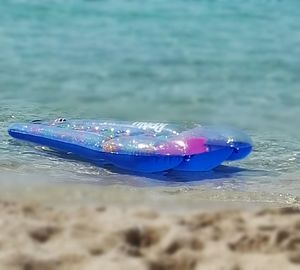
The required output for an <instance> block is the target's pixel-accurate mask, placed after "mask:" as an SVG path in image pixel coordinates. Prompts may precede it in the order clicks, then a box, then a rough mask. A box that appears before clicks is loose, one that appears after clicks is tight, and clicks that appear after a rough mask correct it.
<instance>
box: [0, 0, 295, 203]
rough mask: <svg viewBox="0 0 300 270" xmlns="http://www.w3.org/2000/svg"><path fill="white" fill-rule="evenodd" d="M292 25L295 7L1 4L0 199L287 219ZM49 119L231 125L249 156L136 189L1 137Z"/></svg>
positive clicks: (148, 180)
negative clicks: (283, 207) (217, 207)
mask: <svg viewBox="0 0 300 270" xmlns="http://www.w3.org/2000/svg"><path fill="white" fill-rule="evenodd" d="M299 25H300V1H298V0H289V1H282V0H249V1H240V0H231V1H225V0H214V1H211V0H199V1H196V0H188V1H183V0H173V1H159V0H151V1H150V0H145V1H139V0H124V1H118V0H94V1H92V0H89V1H87V0H85V1H84V0H64V1H61V0H43V1H40V0H0V136H1V141H0V189H1V191H0V193H1V196H2V197H5V196H6V197H11V196H15V197H19V198H23V197H30V198H32V197H36V198H40V199H44V200H48V201H50V202H51V201H52V202H64V201H71V202H75V201H80V202H85V201H101V202H111V203H117V204H136V203H137V202H145V203H152V204H157V205H162V204H164V205H165V206H166V205H169V206H170V207H175V208H178V207H179V206H184V205H185V206H186V207H194V206H197V205H199V203H200V202H215V203H217V204H218V203H220V202H223V203H225V202H228V203H231V202H236V203H237V204H247V203H258V204H261V203H271V204H273V203H279V204H295V205H299V204H300V181H299V180H300V177H299V176H300V158H299V155H300V131H299V119H300V58H299V55H300V27H299ZM58 117H65V118H94V119H97V118H99V119H100V118H115V119H123V120H141V121H160V122H161V121H175V122H198V123H203V124H220V125H231V126H234V127H237V128H240V129H243V130H245V131H246V132H248V133H249V134H250V135H251V136H252V138H253V141H254V152H253V153H252V155H251V156H250V157H249V158H248V159H247V160H244V161H241V162H238V163H232V164H225V165H229V167H228V166H226V167H221V168H219V169H218V170H216V171H213V172H208V173H187V174H183V175H182V174H180V175H179V174H177V173H175V172H167V173H161V174H155V175H135V174H130V173H128V172H123V171H118V170H116V169H114V168H110V167H105V168H100V167H95V166H93V165H92V164H88V163H84V162H80V161H74V160H65V159H63V158H61V157H59V156H55V155H51V154H49V153H47V152H45V151H42V150H41V149H40V148H33V147H30V146H28V145H26V144H23V143H20V142H16V141H14V140H12V139H10V138H9V137H8V135H7V127H8V125H9V123H12V122H21V121H31V120H33V119H49V118H58ZM231 166H235V167H231ZM182 180H193V181H190V182H181V181H182Z"/></svg>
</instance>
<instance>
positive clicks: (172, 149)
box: [156, 137, 207, 155]
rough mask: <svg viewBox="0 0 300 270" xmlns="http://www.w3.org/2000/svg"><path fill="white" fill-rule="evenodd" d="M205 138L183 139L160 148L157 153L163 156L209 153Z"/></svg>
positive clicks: (169, 142) (167, 143)
mask: <svg viewBox="0 0 300 270" xmlns="http://www.w3.org/2000/svg"><path fill="white" fill-rule="evenodd" d="M205 143H206V139H205V138H194V137H192V138H183V139H180V140H172V141H168V142H165V143H163V144H161V145H159V146H158V148H157V151H156V153H158V154H161V155H195V154H200V153H204V152H207V147H206V145H205Z"/></svg>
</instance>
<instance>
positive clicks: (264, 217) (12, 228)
mask: <svg viewBox="0 0 300 270" xmlns="http://www.w3.org/2000/svg"><path fill="white" fill-rule="evenodd" d="M0 230H1V234H0V269H6V270H54V269H55V270H66V269H68V270H70V269H74V270H79V269H89V270H96V269H110V270H113V269H141V270H143V269H145V270H146V269H147V270H171V269H172V270H194V269H195V270H197V269H198V270H199V269H206V270H210V269H211V270H215V269H223V270H227V269H228V270H250V269H251V270H252V269H272V270H276V269H291V270H292V269H300V210H299V209H295V208H278V209H266V210H260V211H255V212H254V211H245V210H243V211H235V210H226V211H224V210H223V211H219V212H216V211H214V212H211V213H203V212H199V213H196V212H193V213H187V214H178V215H174V214H168V213H163V212H162V213H158V212H156V211H154V210H149V209H143V210H141V209H130V210H124V209H122V208H117V207H109V208H105V207H103V206H99V207H96V206H85V207H78V206H74V207H70V206H68V207H61V208H58V207H47V206H41V205H36V204H28V203H20V202H10V201H2V202H0Z"/></svg>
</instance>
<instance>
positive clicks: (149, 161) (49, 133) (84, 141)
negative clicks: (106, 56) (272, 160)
mask: <svg viewBox="0 0 300 270" xmlns="http://www.w3.org/2000/svg"><path fill="white" fill-rule="evenodd" d="M8 132H9V134H10V135H11V136H12V137H14V138H17V139H21V140H25V141H30V142H33V143H36V144H39V145H43V146H48V147H50V148H52V149H55V150H57V151H60V152H63V153H72V154H73V155H76V156H79V157H81V158H83V159H85V160H87V161H91V162H94V163H97V162H99V161H101V162H103V161H106V162H107V163H110V164H113V165H115V166H118V167H121V168H124V169H127V170H133V171H140V172H156V171H164V170H169V169H175V170H186V171H207V170H211V169H213V168H215V167H217V166H218V165H220V164H221V163H222V162H223V161H225V160H237V159H242V158H244V157H246V156H247V155H248V154H249V153H250V152H251V149H252V142H251V139H250V138H249V137H248V136H247V135H246V134H245V133H243V132H241V131H238V130H233V129H228V128H221V127H215V126H201V125H198V124H191V125H176V124H168V123H151V122H125V121H111V120H66V119H64V118H59V119H56V120H52V121H42V120H35V121H32V122H31V123H16V124H12V125H11V126H10V127H9V129H8Z"/></svg>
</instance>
